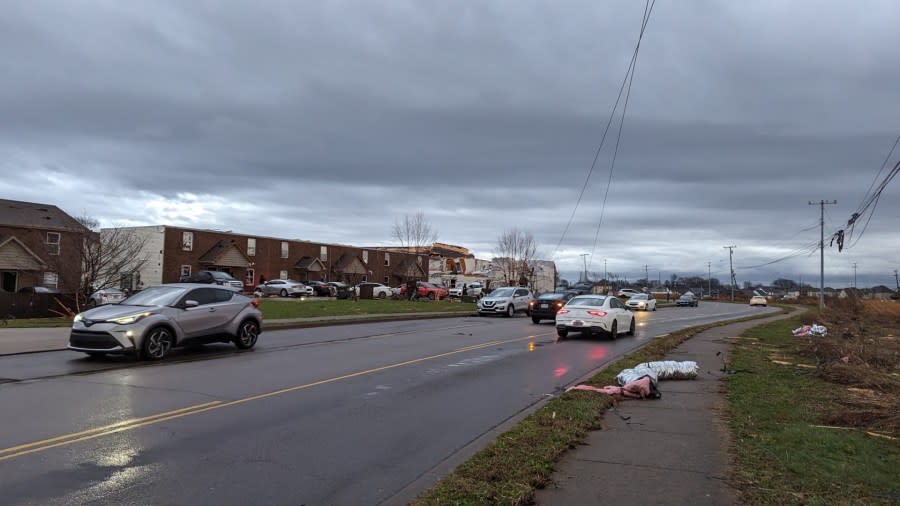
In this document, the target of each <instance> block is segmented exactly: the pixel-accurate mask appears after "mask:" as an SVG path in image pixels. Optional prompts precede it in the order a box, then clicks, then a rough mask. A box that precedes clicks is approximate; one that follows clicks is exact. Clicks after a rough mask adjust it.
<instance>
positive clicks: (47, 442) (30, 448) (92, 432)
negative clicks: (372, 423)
mask: <svg viewBox="0 0 900 506" xmlns="http://www.w3.org/2000/svg"><path fill="white" fill-rule="evenodd" d="M548 335H550V333H546V334H537V335H531V336H526V337H517V338H514V339H506V340H499V341H490V342H487V343H481V344H474V345H471V346H466V347H463V348H459V349H456V350H453V351H448V352H445V353H438V354H437V355H429V356H427V357H421V358H415V359H412V360H406V361H403V362H398V363H396V364H390V365H385V366H381V367H375V368H373V369H367V370H364V371H357V372H354V373H350V374H344V375H342V376H335V377H333V378H328V379H324V380H319V381H314V382H312V383H306V384H304V385H297V386H293V387H288V388H282V389H280V390H274V391H272V392H266V393H263V394H258V395H253V396H250V397H244V398H242V399H236V400H233V401H229V402H222V401H213V402H208V403H205V404H196V405H194V406H188V407H185V408H181V409H176V410H172V411H166V412H164V413H157V414H155V415H151V416H147V417H143V418H135V419H132V420H125V421H122V422H117V423H114V424H110V425H104V426H102V427H97V428H94V429H88V430H85V431H81V432H75V433H72V434H64V435H62V436H57V437H54V438H50V439H43V440H40V441H34V442H31V443H26V444H22V445H18V446H13V447H10V448H4V449H2V450H0V462H2V461H4V460H8V459H12V458H15V457H21V456H23V455H28V454H30V453H35V452H39V451H44V450H49V449H51V448H57V447H59V446H64V445H69V444H73V443H77V442H79V441H86V440H89V439H95V438H98V437H101V436H106V435H110V434H115V433H117V432H123V431H126V430H131V429H137V428H140V427H145V426H147V425H152V424H156V423H160V422H165V421H168V420H174V419H176V418H183V417H185V416H189V415H195V414H198V413H204V412H207V411H211V410H214V409H220V408H224V407H228V406H235V405H237V404H243V403H246V402H250V401H255V400H259V399H265V398H268V397H274V396H277V395H282V394H286V393H290V392H295V391H298V390H304V389H307V388H312V387H315V386H320V385H325V384H328V383H334V382H336V381H342V380H345V379H350V378H356V377H359V376H364V375H367V374H374V373H376V372H381V371H387V370H389V369H396V368H398V367H403V366H407V365H412V364H416V363H420V362H425V361H428V360H434V359H437V358H442V357H447V356H450V355H456V354H459V353H465V352H467V351H475V350H480V349H483V348H489V347H491V346H497V345H500V344H507V343H512V342H516V341H524V340H526V339H534V338H536V337H542V336H548Z"/></svg>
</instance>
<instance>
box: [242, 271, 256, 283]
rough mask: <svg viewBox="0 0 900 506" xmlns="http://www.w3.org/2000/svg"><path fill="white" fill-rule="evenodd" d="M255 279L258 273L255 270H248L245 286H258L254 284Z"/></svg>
mask: <svg viewBox="0 0 900 506" xmlns="http://www.w3.org/2000/svg"><path fill="white" fill-rule="evenodd" d="M255 279H256V271H254V270H253V269H247V276H246V277H245V281H244V284H247V285H250V286H253V285H255V284H256V283H255V282H254V280H255Z"/></svg>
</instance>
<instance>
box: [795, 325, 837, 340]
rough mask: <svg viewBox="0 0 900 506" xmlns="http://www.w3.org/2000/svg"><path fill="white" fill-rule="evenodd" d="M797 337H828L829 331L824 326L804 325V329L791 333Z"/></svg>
mask: <svg viewBox="0 0 900 506" xmlns="http://www.w3.org/2000/svg"><path fill="white" fill-rule="evenodd" d="M791 333H792V334H794V335H795V336H797V337H806V336H823V337H824V336H827V335H828V329H827V328H825V326H824V325H818V324H813V325H803V326H802V327H798V328H796V329H794V330H793V331H791Z"/></svg>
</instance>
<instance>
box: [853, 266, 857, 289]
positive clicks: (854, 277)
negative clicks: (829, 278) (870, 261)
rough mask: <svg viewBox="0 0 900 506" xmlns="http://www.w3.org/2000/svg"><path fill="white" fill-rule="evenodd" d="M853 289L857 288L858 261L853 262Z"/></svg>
mask: <svg viewBox="0 0 900 506" xmlns="http://www.w3.org/2000/svg"><path fill="white" fill-rule="evenodd" d="M853 289H854V290H856V289H857V287H856V262H853Z"/></svg>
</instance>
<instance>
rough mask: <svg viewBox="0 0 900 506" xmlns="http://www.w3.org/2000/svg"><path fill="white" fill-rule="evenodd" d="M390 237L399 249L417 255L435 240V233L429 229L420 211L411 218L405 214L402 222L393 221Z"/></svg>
mask: <svg viewBox="0 0 900 506" xmlns="http://www.w3.org/2000/svg"><path fill="white" fill-rule="evenodd" d="M391 235H392V236H393V238H394V239H396V240H397V242H399V243H400V246H401V247H403V248H404V249H405V250H406V251H407V252H411V253H419V252H420V251H421V250H422V249H423V248H425V247H428V246H431V244H432V243H433V242H435V241H436V240H437V231H436V230H434V229H433V228H432V227H431V224H430V223H428V220H427V219H425V213H423V212H422V211H419V212H417V213H416V214H414V215H412V216H410V215H408V214H407V215H406V216H404V217H403V221H394V228H393V230H392V234H391Z"/></svg>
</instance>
